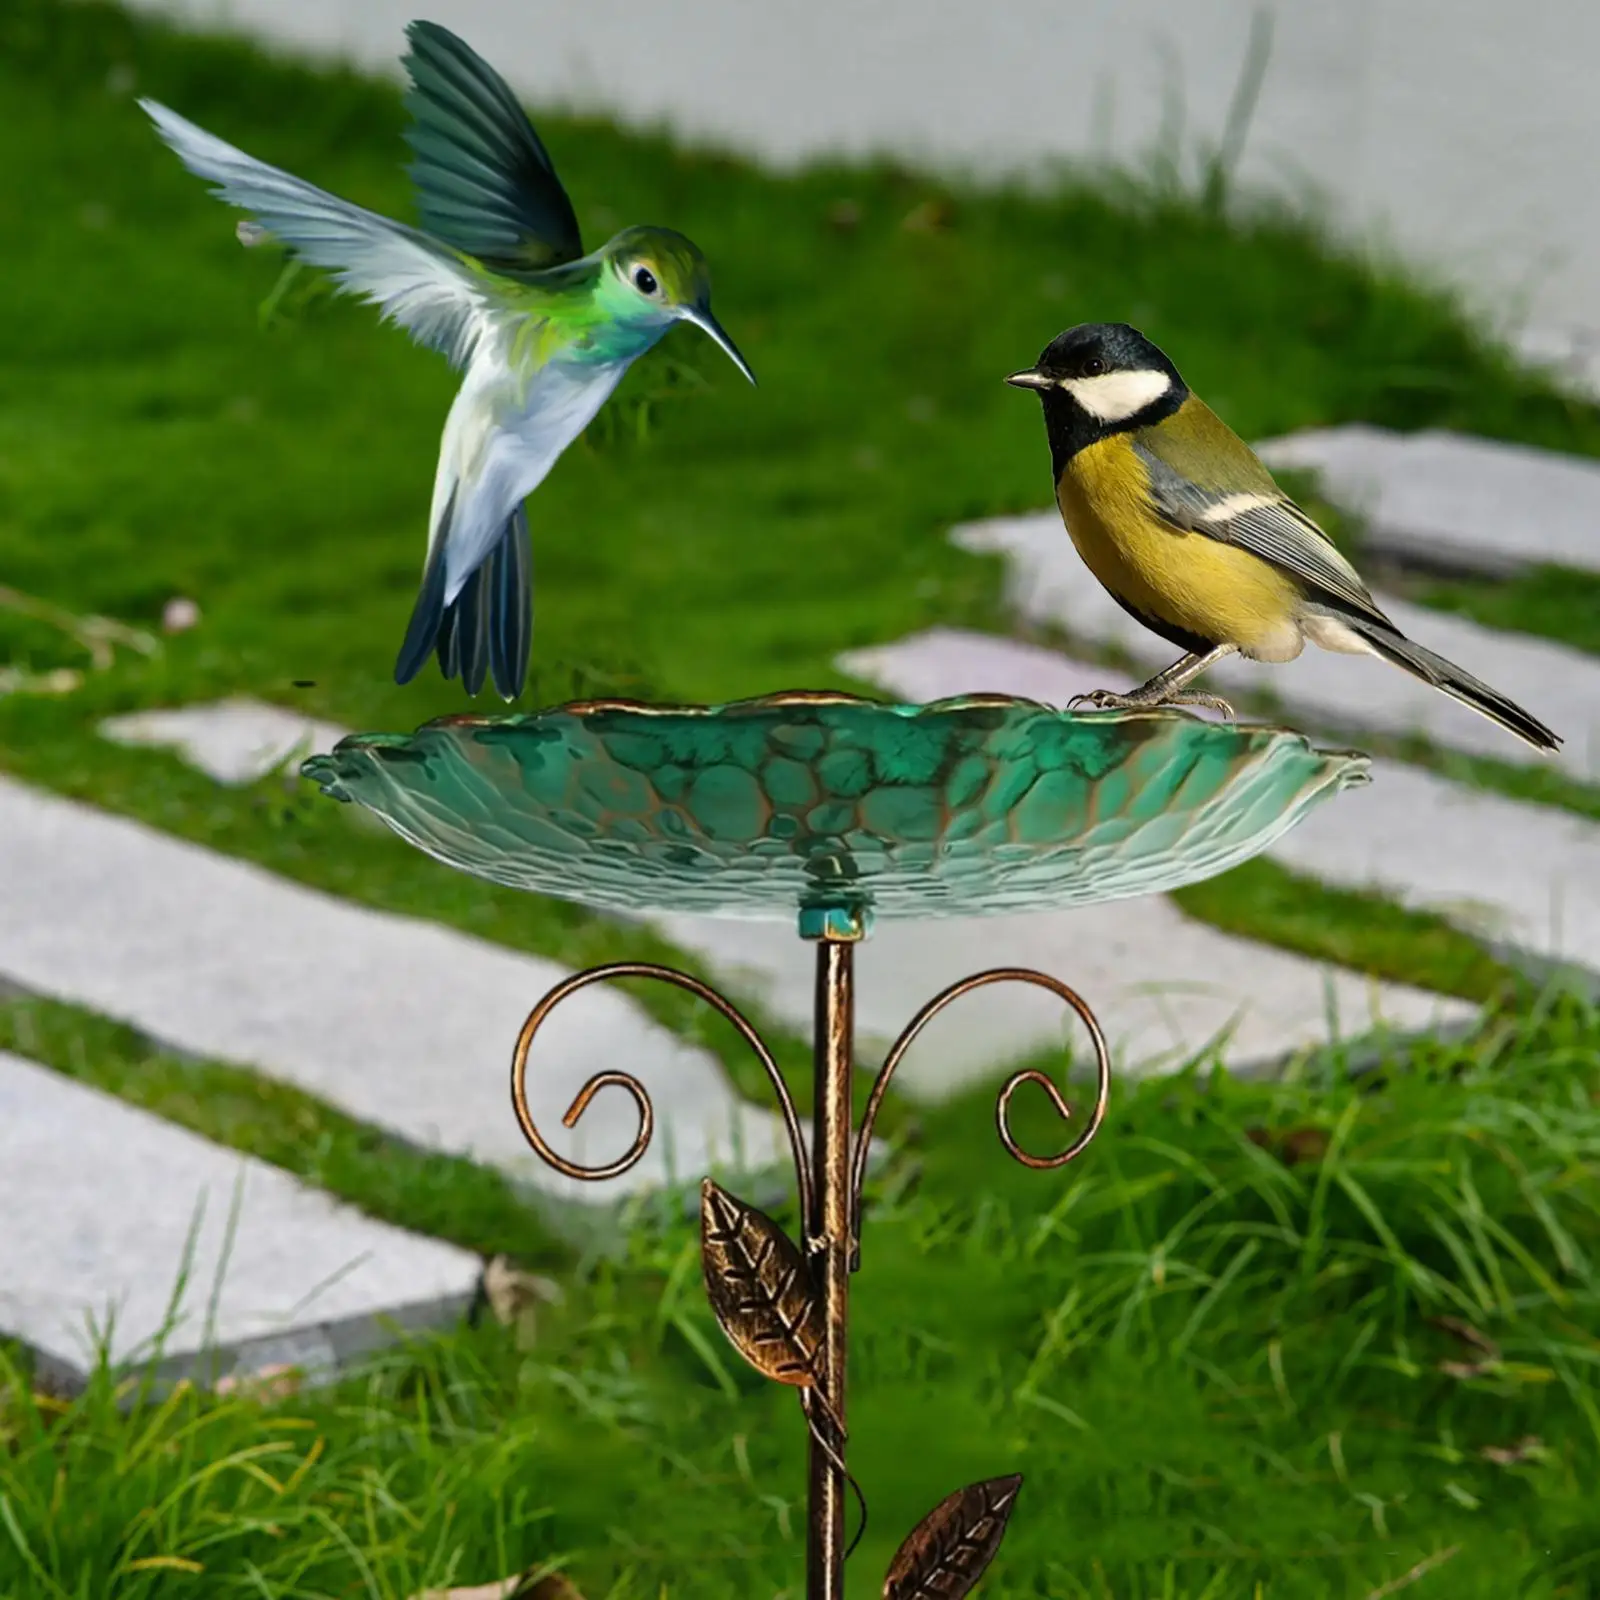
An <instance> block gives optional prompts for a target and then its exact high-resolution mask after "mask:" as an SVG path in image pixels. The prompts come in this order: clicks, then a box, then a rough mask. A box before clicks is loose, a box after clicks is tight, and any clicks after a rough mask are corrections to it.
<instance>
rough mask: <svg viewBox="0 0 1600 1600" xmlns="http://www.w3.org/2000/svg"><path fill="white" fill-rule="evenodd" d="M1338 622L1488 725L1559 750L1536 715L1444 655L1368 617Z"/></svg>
mask: <svg viewBox="0 0 1600 1600" xmlns="http://www.w3.org/2000/svg"><path fill="white" fill-rule="evenodd" d="M1339 620H1340V621H1342V622H1343V623H1344V624H1345V625H1346V626H1347V627H1350V628H1353V629H1354V630H1355V631H1356V632H1357V633H1359V634H1360V635H1361V637H1362V638H1363V639H1364V640H1366V642H1367V643H1368V644H1369V645H1371V647H1372V648H1373V650H1374V651H1376V652H1377V654H1378V655H1380V656H1381V657H1382V658H1383V659H1384V660H1385V661H1388V662H1390V663H1392V664H1393V665H1394V666H1397V667H1401V668H1403V669H1404V670H1405V671H1407V672H1409V673H1410V674H1411V675H1412V676H1413V677H1414V678H1420V679H1422V681H1423V682H1424V683H1428V684H1432V685H1433V687H1434V688H1435V689H1441V690H1443V691H1444V693H1445V694H1447V695H1449V696H1450V697H1451V699H1453V700H1459V701H1460V702H1461V704H1462V705H1464V706H1469V707H1471V709H1472V710H1474V711H1476V712H1477V713H1478V714H1479V715H1480V716H1485V717H1487V718H1488V719H1489V720H1490V721H1491V722H1497V723H1499V725H1500V726H1501V727H1502V728H1504V729H1506V730H1507V732H1509V733H1514V734H1515V735H1516V736H1517V737H1518V738H1519V739H1525V740H1526V741H1527V742H1528V743H1529V744H1531V745H1532V746H1533V747H1534V749H1536V750H1545V751H1552V750H1559V749H1560V748H1561V740H1560V738H1559V737H1558V736H1557V735H1556V734H1554V733H1552V732H1551V731H1550V729H1549V728H1547V727H1546V726H1545V725H1544V724H1543V723H1542V722H1540V721H1539V719H1538V718H1537V717H1536V716H1534V715H1533V714H1532V713H1531V712H1528V711H1524V710H1523V709H1522V707H1521V706H1519V705H1518V704H1517V703H1516V702H1515V701H1514V700H1508V699H1507V698H1506V697H1505V696H1504V695H1503V694H1501V693H1500V691H1499V690H1498V689H1491V688H1490V687H1489V685H1488V684H1486V683H1485V682H1484V681H1483V680H1482V679H1481V678H1474V677H1473V676H1472V674H1471V673H1470V672H1464V671H1463V670H1462V669H1461V668H1460V667H1458V666H1456V665H1455V663H1454V662H1451V661H1446V660H1445V658H1444V657H1443V656H1441V655H1435V654H1434V652H1433V651H1432V650H1428V649H1425V648H1424V647H1423V646H1422V645H1420V644H1417V643H1415V642H1414V641H1413V640H1410V639H1408V638H1406V636H1405V635H1404V634H1402V633H1399V632H1398V631H1396V630H1394V629H1392V628H1386V627H1384V626H1382V624H1380V623H1378V622H1376V621H1373V620H1371V619H1369V618H1366V617H1356V616H1352V615H1351V614H1349V613H1348V612H1344V611H1341V612H1340V618H1339Z"/></svg>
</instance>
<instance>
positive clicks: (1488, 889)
mask: <svg viewBox="0 0 1600 1600" xmlns="http://www.w3.org/2000/svg"><path fill="white" fill-rule="evenodd" d="M840 665H841V666H842V667H843V668H844V670H846V671H847V672H850V673H851V674H853V675H856V676H859V677H862V678H865V679H867V680H869V681H871V682H874V683H878V684H881V685H882V686H883V687H884V688H885V689H887V690H889V691H891V692H892V693H894V694H897V695H903V696H905V698H907V699H910V700H933V699H938V698H940V697H941V696H944V695H951V694H959V693H964V692H966V691H969V690H991V691H994V692H997V693H1001V694H1017V695H1024V696H1027V697H1029V698H1031V699H1036V700H1043V701H1046V702H1048V703H1049V704H1052V705H1064V704H1065V703H1066V702H1067V701H1068V700H1069V699H1071V697H1072V696H1073V695H1075V694H1082V693H1084V692H1086V691H1087V690H1089V689H1096V688H1099V689H1112V690H1121V689H1127V688H1129V687H1131V685H1132V680H1131V679H1130V678H1129V677H1128V676H1127V675H1126V674H1125V673H1119V672H1114V671H1111V670H1109V669H1107V668H1105V667H1097V666H1092V665H1089V664H1087V663H1084V662H1079V661H1073V660H1070V659H1069V658H1068V657H1066V656H1062V655H1058V654H1056V653H1055V652H1054V651H1050V650H1044V649H1040V648H1039V647H1037V646H1034V645H1027V644H1021V643H1018V642H1016V641H1014V640H1010V639H997V638H993V637H991V636H989V635H985V634H974V633H963V632H960V631H958V630H956V629H950V628H939V629H930V630H929V631H928V632H926V633H922V634H917V635H914V636H913V637H911V638H908V639H902V640H901V641H900V642H899V643H897V644H892V645H885V646H882V647H880V648H877V649H873V650H858V651H855V652H853V653H852V654H850V655H849V656H846V657H844V658H843V659H842V660H841V662H840ZM1204 714H1205V715H1206V716H1213V715H1215V713H1212V712H1206V713H1204ZM1267 853H1268V855H1269V856H1270V857H1271V858H1272V859H1273V860H1276V861H1281V862H1282V863H1283V864H1284V865H1285V866H1286V867H1291V868H1293V869H1294V870H1295V871H1297V872H1303V873H1305V874H1307V875H1308V876H1310V877H1314V878H1317V879H1320V880H1321V881H1322V882H1324V883H1328V884H1333V885H1336V886H1339V887H1342V888H1350V889H1377V890H1380V891H1382V892H1383V893H1384V894H1385V895H1387V896H1388V897H1389V898H1391V899H1394V900H1396V901H1398V902H1399V903H1401V904H1402V905H1407V906H1412V907H1415V908H1418V909H1422V910H1428V911H1435V912H1438V913H1439V914H1440V915H1442V916H1445V917H1447V918H1449V920H1450V921H1451V922H1453V923H1455V924H1456V925H1457V926H1459V927H1462V928H1464V929H1466V930H1467V931H1468V932H1471V933H1474V934H1477V935H1479V936H1481V937H1483V938H1486V939H1489V940H1492V941H1495V942H1498V943H1503V944H1508V945H1511V946H1514V947H1516V948H1518V949H1520V950H1524V951H1527V952H1529V953H1530V954H1533V955H1535V956H1538V957H1541V958H1545V959H1548V960H1552V961H1562V962H1570V963H1574V964H1576V965H1580V966H1584V967H1587V968H1589V969H1590V970H1592V971H1597V972H1600V824H1596V823H1593V822H1589V821H1587V820H1585V819H1584V818H1582V817H1578V816H1575V815H1573V814H1572V813H1571V812H1568V811H1559V810H1556V809H1554V808H1552V807H1548V806H1534V805H1526V804H1522V803H1520V802H1517V801H1514V800H1508V799H1505V798H1504V797H1503V796H1500V795H1496V794H1488V793H1484V792H1483V791H1481V790H1477V789H1470V788H1466V787H1464V786H1463V785H1461V784H1458V783H1452V782H1450V781H1449V780H1448V779H1445V778H1440V777H1437V776H1435V775H1434V774H1432V773H1428V772H1424V771H1421V770H1420V769H1418V768H1416V767H1408V766H1405V765H1404V764H1403V763H1401V762H1397V761H1377V762H1375V763H1374V765H1373V782H1372V784H1371V785H1370V786H1369V787H1367V788H1364V789H1358V790H1355V791H1353V792H1351V793H1350V794H1346V795H1340V796H1339V797H1338V798H1337V799H1336V800H1333V801H1331V802H1329V803H1328V804H1327V805H1324V806H1319V807H1318V808H1317V809H1316V810H1315V811H1313V812H1312V813H1311V814H1310V816H1309V817H1307V819H1306V820H1305V821H1304V822H1302V823H1301V824H1300V825H1299V826H1298V827H1296V828H1293V829H1291V830H1290V831H1289V832H1288V833H1286V834H1285V835H1284V836H1283V837H1282V838H1281V839H1280V840H1278V842H1277V843H1276V844H1275V845H1273V846H1272V848H1271V849H1270V850H1269V851H1268V852H1267Z"/></svg>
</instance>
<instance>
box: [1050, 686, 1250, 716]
mask: <svg viewBox="0 0 1600 1600" xmlns="http://www.w3.org/2000/svg"><path fill="white" fill-rule="evenodd" d="M1079 706H1090V707H1092V708H1093V709H1094V710H1096V711H1156V710H1159V709H1160V708H1161V707H1163V706H1204V707H1205V708H1206V709H1207V710H1210V711H1220V712H1221V713H1222V714H1223V716H1225V717H1226V718H1227V719H1228V721H1229V722H1234V721H1236V720H1237V718H1236V716H1235V714H1234V709H1233V707H1232V706H1231V705H1229V704H1228V702H1227V701H1226V700H1224V699H1222V697H1221V696H1220V695H1214V694H1206V693H1205V692H1204V691H1202V690H1200V689H1178V690H1175V691H1174V692H1173V693H1172V694H1164V695H1159V696H1158V695H1148V696H1141V695H1139V694H1113V693H1112V691H1111V690H1110V689H1091V690H1090V691H1089V692H1088V693H1087V694H1075V695H1073V697H1072V698H1071V699H1070V700H1069V701H1067V710H1068V711H1076V710H1077V709H1078V707H1079Z"/></svg>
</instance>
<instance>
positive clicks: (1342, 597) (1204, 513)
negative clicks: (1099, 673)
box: [1133, 436, 1388, 622]
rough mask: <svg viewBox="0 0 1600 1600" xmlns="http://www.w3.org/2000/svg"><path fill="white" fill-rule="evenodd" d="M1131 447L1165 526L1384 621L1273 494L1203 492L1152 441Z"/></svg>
mask: <svg viewBox="0 0 1600 1600" xmlns="http://www.w3.org/2000/svg"><path fill="white" fill-rule="evenodd" d="M1133 448H1134V450H1135V452H1136V453H1137V454H1138V456H1139V458H1140V460H1141V461H1142V462H1143V464H1144V467H1145V470H1146V472H1147V474H1148V476H1149V479H1150V497H1151V501H1152V506H1153V509H1154V511H1155V513H1156V515H1157V516H1158V517H1159V518H1160V519H1161V520H1162V521H1163V522H1165V523H1167V524H1168V525H1169V526H1170V527H1173V528H1180V529H1182V530H1183V531H1184V532H1186V533H1199V534H1204V535H1205V536H1206V537H1207V538H1210V539H1217V540H1219V541H1220V542H1222V543H1223V544H1231V545H1237V546H1238V547H1239V548H1240V549H1241V550H1248V551H1249V552H1250V554H1251V555H1253V556H1259V557H1260V558H1261V559H1262V560H1263V561H1267V562H1270V563H1271V564H1272V565H1273V566H1275V567H1279V568H1281V569H1282V570H1283V571H1285V572H1287V573H1289V574H1290V575H1291V576H1292V577H1295V578H1298V579H1299V580H1300V582H1301V583H1303V584H1305V585H1306V586H1307V588H1308V589H1310V590H1311V591H1312V592H1313V594H1314V595H1315V597H1316V598H1318V599H1321V600H1326V601H1329V602H1331V603H1333V604H1334V605H1336V606H1338V607H1343V608H1348V609H1349V610H1351V611H1355V612H1358V613H1359V614H1360V615H1362V616H1367V617H1376V618H1379V619H1380V620H1382V621H1385V622H1387V621H1388V619H1387V618H1386V617H1384V615H1383V613H1382V612H1381V611H1380V610H1379V609H1378V607H1377V605H1376V604H1375V603H1374V601H1373V598H1372V596H1371V595H1370V594H1369V593H1368V592H1367V587H1366V585H1365V584H1364V583H1362V581H1361V577H1360V574H1359V573H1357V571H1356V569H1355V568H1354V567H1352V566H1351V565H1350V563H1349V562H1348V561H1346V560H1345V558H1344V557H1343V556H1342V555H1341V554H1340V553H1339V549H1338V547H1337V546H1336V545H1335V544H1334V542H1333V541H1332V540H1331V539H1330V538H1329V537H1328V535H1327V534H1326V533H1324V532H1323V530H1322V529H1321V528H1319V527H1318V526H1317V525H1316V523H1314V522H1313V521H1312V520H1311V518H1310V517H1308V516H1307V515H1306V514H1305V512H1303V511H1302V510H1301V509H1300V507H1299V506H1297V505H1296V504H1295V503H1294V502H1293V501H1292V500H1290V499H1289V498H1288V497H1287V496H1286V495H1284V494H1283V493H1281V492H1280V491H1278V490H1277V489H1276V488H1274V489H1272V490H1266V489H1260V490H1257V489H1248V490H1243V491H1240V490H1223V489H1214V488H1209V487H1207V486H1205V485H1202V484H1198V483H1196V482H1195V481H1194V480H1193V479H1192V478H1191V477H1189V476H1188V475H1187V474H1186V473H1183V472H1180V471H1179V470H1178V469H1177V468H1175V467H1174V466H1172V465H1171V463H1169V462H1167V461H1166V460H1164V459H1163V458H1162V455H1161V453H1160V445H1159V443H1158V442H1156V441H1151V440H1148V439H1145V438H1141V437H1138V436H1135V438H1134V441H1133ZM1269 481H1270V480H1269Z"/></svg>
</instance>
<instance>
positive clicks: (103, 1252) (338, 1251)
mask: <svg viewBox="0 0 1600 1600" xmlns="http://www.w3.org/2000/svg"><path fill="white" fill-rule="evenodd" d="M0 1216H3V1217H4V1218H5V1226H4V1227H0V1333H4V1334H7V1335H10V1336H12V1337H14V1338H18V1339H20V1340H22V1342H23V1343H24V1344H26V1345H28V1346H29V1347H30V1348H31V1349H32V1350H33V1351H35V1352H36V1353H37V1354H38V1356H39V1357H40V1359H41V1362H42V1363H43V1365H44V1368H45V1371H46V1373H47V1374H48V1375H49V1376H51V1377H53V1378H55V1379H56V1380H58V1381H65V1382H66V1383H67V1384H68V1385H76V1384H77V1383H80V1382H81V1381H82V1380H83V1378H84V1376H85V1375H86V1373H87V1372H88V1370H89V1369H90V1368H91V1367H92V1366H93V1364H94V1359H95V1350H96V1340H95V1337H94V1333H93V1332H92V1331H91V1323H92V1324H93V1325H94V1327H95V1328H97V1329H98V1331H99V1334H100V1336H101V1337H102V1338H103V1339H105V1341H106V1343H107V1349H108V1354H109V1355H110V1357H111V1359H112V1360H113V1361H114V1362H116V1363H118V1364H121V1363H123V1362H127V1361H130V1360H139V1361H145V1360H148V1359H149V1358H150V1356H151V1355H152V1354H153V1353H154V1342H155V1340H156V1338H157V1336H158V1335H159V1334H160V1333H161V1331H162V1329H163V1327H164V1326H166V1327H167V1330H168V1331H167V1334H166V1337H165V1339H164V1340H163V1341H162V1357H163V1359H162V1362H161V1369H160V1370H161V1371H162V1372H163V1373H165V1374H166V1375H170V1376H173V1377H176V1376H178V1375H180V1374H184V1373H193V1374H194V1375H195V1376H196V1377H199V1378H202V1379H204V1380H214V1379H216V1378H219V1377H224V1376H228V1375H235V1376H243V1375H246V1374H249V1373H252V1372H260V1371H262V1370H263V1369H264V1368H270V1367H273V1366H276V1365H279V1364H282V1365H289V1366H299V1367H303V1368H306V1369H308V1372H319V1371H320V1372H322V1373H324V1374H325V1373H326V1372H327V1370H328V1369H330V1368H333V1367H335V1366H337V1365H340V1364H342V1363H344V1362H346V1361H348V1360H349V1359H351V1358H352V1357H354V1356H356V1355H358V1354H360V1353H362V1352H364V1351H367V1350H370V1349H373V1348H375V1347H376V1346H378V1345H380V1344H382V1343H384V1342H386V1340H387V1339H388V1338H389V1337H390V1328H389V1327H386V1324H395V1323H397V1324H399V1325H400V1326H402V1327H407V1328H422V1327H429V1326H438V1325H441V1324H444V1323H448V1322H451V1321H454V1320H455V1319H457V1318H458V1317H460V1316H461V1315H462V1314H463V1313H464V1312H465V1311H466V1309H467V1307H468V1306H469V1305H470V1304H471V1302H472V1299H473V1296H474V1295H475V1294H476V1292H477V1286H478V1281H479V1278H480V1276H481V1272H482V1263H481V1261H480V1260H479V1259H478V1257H477V1256H475V1255H471V1254H469V1253H468V1252H467V1251H465V1250H459V1249H457V1248H456V1247H454V1246H453V1245H445V1244H439V1243H438V1242H436V1241H434V1240H431V1239H424V1238H421V1237H419V1236H418V1235H416V1234H412V1233H407V1232H405V1231H403V1230H402V1229H400V1228H395V1227H391V1226H389V1225H388V1224H387V1223H382V1222H376V1221H374V1220H373V1219H372V1218H370V1217H367V1216H364V1215H362V1213H360V1212H359V1211H356V1210H355V1209H354V1208H353V1207H350V1206H346V1205H341V1204H339V1203H338V1202H336V1201H334V1200H330V1199H329V1198H328V1197H327V1196H326V1195H323V1194H320V1193H318V1192H317V1191H315V1190H312V1189H308V1188H306V1187H305V1186H304V1185H302V1184H300V1183H299V1182H297V1181H296V1180H295V1179H294V1178H292V1177H290V1176H289V1175H288V1174H287V1173H285V1172H281V1171H279V1170H278V1169H277V1168H276V1167H272V1166H268V1165H267V1164H266V1163H265V1162H263V1161H258V1160H256V1159H254V1158H253V1157H250V1156H241V1155H239V1154H237V1153H236V1152H234V1151H230V1150H224V1149H223V1148H221V1147H220V1146H218V1145H214V1144H212V1143H210V1142H209V1141H208V1140H205V1139H202V1138H200V1137H199V1136H198V1135H196V1134H193V1133H190V1132H188V1131H187V1130H186V1129H183V1128H178V1127H174V1126H173V1125H172V1124H171V1123H168V1122H164V1121H163V1120H162V1119H161V1118H159V1117H155V1116H152V1115H150V1114H149V1113H148V1112H145V1111H140V1110H138V1109H137V1108H135V1107H133V1106H130V1105H127V1104H125V1103H124V1102H123V1101H121V1100H118V1099H115V1098H114V1097H112V1096H110V1095H106V1094H102V1093H101V1092H100V1091H98V1090H96V1089H90V1088H87V1087H85V1086H84V1085H83V1084H79V1083H74V1082H73V1081H72V1080H71V1079H69V1078H64V1077H62V1076H61V1075H60V1074H59V1073H56V1072H52V1071H50V1070H49V1069H48V1068H46V1067H41V1066H36V1065H35V1064H34V1063H32V1062H30V1061H24V1060H22V1059H20V1058H19V1057H17V1056H14V1055H9V1054H6V1053H4V1052H0ZM186 1263H187V1266H188V1271H187V1277H186V1281H185V1282H184V1286H183V1291H182V1294H181V1297H180V1298H179V1300H178V1303H177V1306H176V1307H175V1308H173V1306H172V1301H173V1295H174V1291H175V1289H176V1288H177V1286H178V1284H179V1281H180V1277H183V1276H184V1269H185V1264H186ZM169 1310H171V1311H172V1313H173V1314H172V1317H171V1320H170V1322H169Z"/></svg>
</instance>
